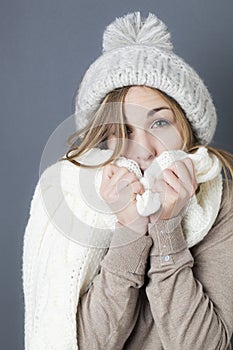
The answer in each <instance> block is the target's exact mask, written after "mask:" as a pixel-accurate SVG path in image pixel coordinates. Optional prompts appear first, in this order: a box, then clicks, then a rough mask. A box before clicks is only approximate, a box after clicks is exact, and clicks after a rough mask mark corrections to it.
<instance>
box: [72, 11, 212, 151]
mask: <svg viewBox="0 0 233 350" xmlns="http://www.w3.org/2000/svg"><path fill="white" fill-rule="evenodd" d="M128 85H146V86H149V87H154V88H157V89H159V90H161V91H164V92H165V93H166V94H167V95H169V96H171V97H173V98H174V99H175V100H176V101H177V102H178V103H179V104H180V106H181V107H182V108H183V110H184V111H185V113H186V117H187V119H188V120H189V122H190V124H191V127H192V130H193V132H194V134H195V136H196V138H197V140H198V141H199V142H200V143H202V144H207V143H209V142H210V141H211V140H212V137H213V135H214V131H215V128H216V123H217V116H216V110H215V107H214V105H213V102H212V98H211V96H210V94H209V92H208V90H207V88H206V86H205V85H204V83H203V81H202V80H201V78H200V77H199V76H198V74H197V73H196V72H195V70H194V69H193V68H191V67H190V66H189V65H188V64H187V63H186V62H185V61H184V60H183V59H181V58H180V57H179V56H177V55H176V54H174V52H173V45H172V43H171V41H170V33H169V32H168V30H167V27H166V25H165V24H164V23H163V22H162V21H161V20H160V19H158V18H157V17H156V16H155V15H153V14H151V13H149V15H148V17H147V18H145V19H143V18H142V17H141V14H140V12H134V13H129V14H127V15H125V16H123V17H120V18H117V19H115V21H114V22H112V23H111V24H110V25H109V26H107V28H106V29H105V31H104V34H103V54H102V55H101V56H100V57H99V58H98V59H97V60H96V61H95V62H94V63H92V64H91V65H90V67H89V68H88V70H87V71H86V73H85V75H84V77H83V80H82V82H81V84H80V87H79V89H78V92H77V95H76V98H75V115H76V124H77V127H78V128H81V127H83V126H85V125H86V124H87V121H88V119H89V118H90V115H91V113H92V112H93V111H94V110H95V109H96V108H97V107H98V106H99V104H100V103H101V100H102V99H103V98H104V97H105V95H106V94H107V93H108V92H110V91H112V90H114V89H116V88H119V87H123V86H128Z"/></svg>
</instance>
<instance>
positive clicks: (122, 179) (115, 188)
mask: <svg viewBox="0 0 233 350" xmlns="http://www.w3.org/2000/svg"><path fill="white" fill-rule="evenodd" d="M122 191H123V194H122ZM143 191H144V188H143V186H142V184H141V183H140V182H139V181H138V179H137V176H136V175H135V174H134V173H131V172H129V170H128V169H127V168H125V167H118V166H115V165H112V164H108V165H106V166H105V167H104V169H103V176H102V183H101V188H100V194H101V196H102V197H103V199H105V200H106V201H107V202H115V201H117V200H119V195H120V193H121V196H122V197H124V198H126V197H128V198H129V197H130V196H131V197H132V194H133V193H134V194H136V193H140V194H142V193H143Z"/></svg>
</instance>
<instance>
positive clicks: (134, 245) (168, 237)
mask: <svg viewBox="0 0 233 350" xmlns="http://www.w3.org/2000/svg"><path fill="white" fill-rule="evenodd" d="M225 191H226V186H225V184H224V189H223V200H222V204H221V209H220V212H219V215H218V217H217V219H216V221H215V223H214V225H213V227H212V228H211V230H210V231H209V233H208V234H207V235H206V236H205V238H204V239H203V240H202V241H201V242H200V243H199V244H197V245H195V246H194V247H192V248H190V249H188V247H187V244H186V241H185V239H184V235H183V232H182V227H181V225H180V224H179V225H178V226H177V227H176V228H175V229H174V230H173V231H172V232H170V233H166V232H165V225H163V222H160V224H159V225H157V224H156V225H152V224H150V226H149V230H148V233H149V235H145V236H142V237H140V238H139V239H137V240H136V241H134V242H131V243H129V244H127V245H123V246H120V247H119V246H118V247H111V246H110V248H109V250H108V252H107V254H106V255H105V257H104V259H103V260H102V262H101V269H100V272H99V274H98V275H97V276H96V277H95V278H94V281H93V283H92V284H91V286H90V288H89V290H88V291H87V292H86V293H85V294H83V295H82V297H81V299H80V302H79V305H78V313H77V334H78V345H79V349H80V350H87V349H88V350H97V349H98V350H100V349H101V350H102V349H107V350H118V349H119V350H120V349H124V350H162V349H166V350H214V349H215V350H217V349H218V350H220V349H222V350H223V349H227V350H229V349H231V345H230V339H231V335H232V331H233V210H232V209H233V204H232V206H231V208H230V212H229V214H228V215H229V216H228V217H226V212H227V206H226V196H225V193H226V192H225ZM127 233H130V232H127V230H126V228H123V227H122V228H119V235H121V234H122V235H123V236H124V235H125V234H127ZM131 233H132V232H131ZM113 244H114V242H113Z"/></svg>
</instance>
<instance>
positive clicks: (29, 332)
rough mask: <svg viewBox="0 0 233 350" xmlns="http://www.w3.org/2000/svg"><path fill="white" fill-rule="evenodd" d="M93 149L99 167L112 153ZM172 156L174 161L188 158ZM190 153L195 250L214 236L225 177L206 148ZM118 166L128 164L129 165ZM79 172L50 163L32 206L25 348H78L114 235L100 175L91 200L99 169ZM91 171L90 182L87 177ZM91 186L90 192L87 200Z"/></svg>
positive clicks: (190, 226) (188, 228) (26, 250)
mask: <svg viewBox="0 0 233 350" xmlns="http://www.w3.org/2000/svg"><path fill="white" fill-rule="evenodd" d="M93 152H94V153H93V154H94V158H93V157H92V158H91V159H92V160H93V159H95V161H96V162H97V163H99V162H100V161H101V160H102V161H103V160H104V159H106V157H108V156H109V154H108V153H107V152H106V151H105V152H104V151H100V150H97V149H95V150H94V151H93ZM169 154H170V155H171V154H172V155H173V156H174V157H175V159H177V158H178V159H180V157H181V158H182V156H184V153H183V154H179V156H178V155H176V156H175V153H169ZM103 155H104V156H103ZM186 156H187V154H186ZM188 156H190V157H191V158H192V160H193V163H194V166H195V174H196V176H197V180H198V182H199V183H200V186H199V187H200V188H199V192H198V194H196V195H194V196H193V197H192V199H191V201H190V203H189V207H188V209H187V211H186V213H185V216H184V218H183V220H182V226H183V230H184V233H185V237H186V240H187V245H188V246H189V247H191V246H193V245H194V244H196V243H197V242H199V241H200V240H201V239H202V238H203V237H204V236H205V235H206V234H207V233H208V231H209V229H210V228H211V226H212V224H213V222H214V221H215V219H216V217H217V214H218V211H219V207H220V203H221V195H222V176H221V165H220V162H219V161H218V159H217V157H215V156H214V155H210V154H208V152H207V150H206V149H205V148H204V147H202V148H200V149H199V150H198V152H196V154H193V155H191V154H189V155H188ZM89 159H90V158H89ZM160 159H161V162H160V165H161V169H163V168H165V167H166V166H168V165H169V164H170V163H171V160H170V161H169V162H167V159H168V158H167V156H166V157H165V158H164V157H161V158H160ZM165 159H166V161H165ZM173 160H174V158H173ZM119 164H121V165H124V166H126V163H124V162H123V163H119ZM119 164H118V165H119ZM131 166H132V163H131V165H129V168H130V167H131ZM80 169H81V171H83V169H84V168H79V167H77V166H75V165H74V164H72V163H71V162H68V161H62V162H56V163H55V164H53V165H51V166H50V167H48V168H47V169H46V170H45V171H44V173H43V174H42V175H41V177H40V179H39V181H38V183H37V185H36V188H35V192H34V196H33V198H32V201H31V206H30V217H29V220H28V224H27V226H26V229H25V235H24V247H23V290H24V300H25V350H42V349H43V350H44V349H46V350H52V349H56V350H77V349H78V345H77V339H78V334H77V327H76V313H77V307H78V300H79V298H80V296H81V295H82V294H83V293H84V292H85V291H86V290H87V289H88V288H89V286H90V283H91V282H92V280H93V278H94V277H95V275H96V274H97V273H98V272H99V267H100V262H101V260H102V259H103V257H104V255H105V254H106V252H107V249H108V246H109V244H110V241H111V237H112V235H113V233H114V224H115V223H116V218H115V216H114V215H113V214H112V213H108V214H106V208H107V207H104V208H105V210H100V211H98V210H97V207H96V206H97V204H98V200H99V199H98V188H99V187H98V186H99V179H100V177H99V175H98V174H99V173H98V174H97V177H96V173H95V177H94V179H95V182H96V185H95V186H96V187H95V188H96V191H95V192H96V193H97V195H96V196H95V197H93V198H92V192H93V188H92V187H91V186H90V185H91V184H90V179H91V178H92V179H93V170H85V171H84V173H83V174H84V176H82V174H81V175H80ZM88 174H92V175H91V176H92V177H90V178H88V176H87V175H88ZM144 177H146V172H145V174H144ZM148 178H150V171H148ZM147 183H150V180H148V182H147ZM80 184H81V186H80ZM144 184H145V182H144ZM85 185H86V187H85ZM84 187H85V189H84ZM89 188H91V192H90V191H89V194H87V195H86V193H88V189H89ZM147 190H149V187H148V188H147ZM147 198H148V197H147ZM92 200H93V201H92ZM92 203H95V205H94V206H92V205H91V204H92ZM102 204H103V203H102ZM102 209H103V208H102ZM203 227H204V229H203ZM97 228H99V232H98V235H96V234H95V231H96V229H97Z"/></svg>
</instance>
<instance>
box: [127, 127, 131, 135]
mask: <svg viewBox="0 0 233 350" xmlns="http://www.w3.org/2000/svg"><path fill="white" fill-rule="evenodd" d="M126 132H127V134H131V133H132V129H131V128H130V127H129V126H126Z"/></svg>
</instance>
